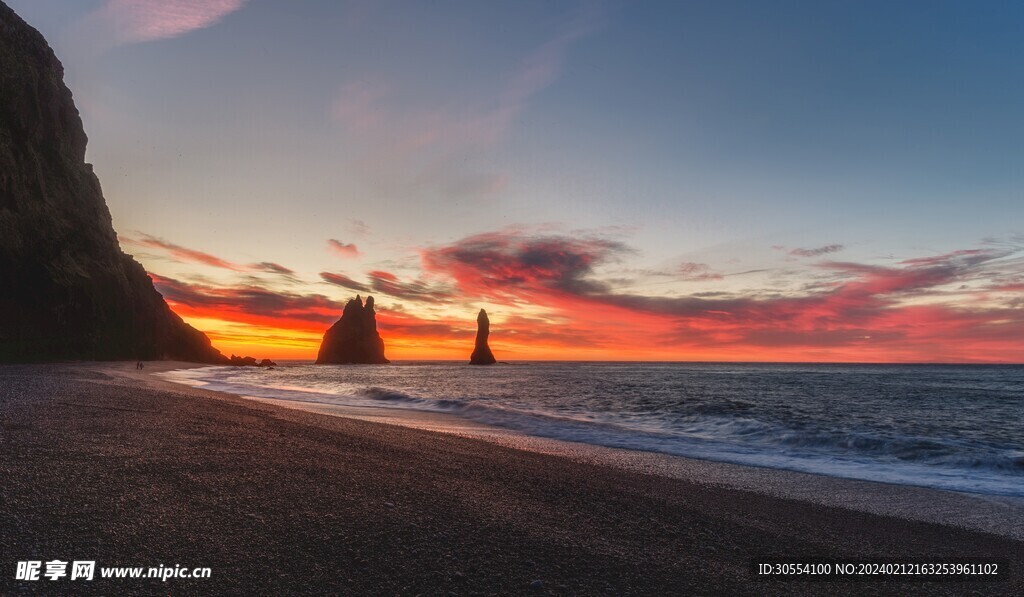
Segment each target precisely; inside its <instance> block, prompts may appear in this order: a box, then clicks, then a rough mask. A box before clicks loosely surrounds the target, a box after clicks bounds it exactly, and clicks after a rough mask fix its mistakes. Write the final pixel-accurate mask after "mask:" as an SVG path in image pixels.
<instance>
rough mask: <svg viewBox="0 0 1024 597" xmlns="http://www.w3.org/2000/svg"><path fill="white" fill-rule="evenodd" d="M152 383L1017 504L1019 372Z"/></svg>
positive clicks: (1021, 465)
mask: <svg viewBox="0 0 1024 597" xmlns="http://www.w3.org/2000/svg"><path fill="white" fill-rule="evenodd" d="M165 375H167V376H168V377H169V378H170V379H172V380H175V381H179V382H182V383H189V384H191V385H196V386H201V387H204V388H207V389H211V390H219V391H224V392H230V393H233V394H239V395H243V396H256V397H261V398H276V399H281V400H293V401H300V402H311V403H326V404H335V405H343V406H359V407H375V408H382V409H413V410H420V411H432V412H440V413H447V414H450V415H454V416H458V417H463V418H466V419H469V420H472V421H475V422H479V423H485V424H489V425H493V426H496V427H500V428H503V429H506V430H509V431H511V432H515V433H522V434H526V435H532V436H539V437H545V438H553V439H561V440H568V441H573V442H582V443H587V444H595V445H600V446H608V447H614V448H625V449H629V450H644V451H653V452H662V453H665V454H674V455H678V456H686V457H690V458H700V459H705V460H714V461H722V462H731V463H736V464H744V465H752V466H759V467H769V468H779V469H788V470H794V471H803V472H809V473H817V474H824V475H831V476H836V477H846V478H853V479H865V480H871V481H882V482H887V483H897V484H906V485H916V486H923V487H932V488H938V489H947V490H954V491H965V492H972V493H982V494H990V495H1006V496H1024V366H982V365H977V366H975V365H967V366H961V365H833V364H723V363H581V362H562V363H556V362H516V363H509V364H499V365H495V366H491V367H470V366H468V365H466V364H464V363H461V362H459V363H453V362H450V361H437V362H429V361H416V362H398V363H394V364H392V365H388V366H361V365H312V364H307V363H295V364H290V365H284V366H280V367H275V368H273V369H258V368H246V367H204V368H198V369H187V370H181V371H174V372H171V373H169V374H165Z"/></svg>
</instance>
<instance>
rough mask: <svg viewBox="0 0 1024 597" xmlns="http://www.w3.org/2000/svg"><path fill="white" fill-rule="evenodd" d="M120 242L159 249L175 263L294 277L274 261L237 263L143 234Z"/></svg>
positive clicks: (125, 238)
mask: <svg viewBox="0 0 1024 597" xmlns="http://www.w3.org/2000/svg"><path fill="white" fill-rule="evenodd" d="M118 240H119V241H120V242H122V243H124V244H127V245H133V246H136V247H146V248H150V249H157V250H158V251H162V252H163V253H164V254H166V255H168V256H169V257H170V258H171V259H173V260H175V261H181V262H185V263H198V264H200V265H207V266H210V267H216V268H220V269H226V270H230V271H233V272H255V273H267V274H276V275H280V276H285V277H289V278H291V277H294V276H295V271H294V270H292V269H290V268H287V267H285V266H283V265H281V264H280V263H274V262H272V261H261V262H259V263H249V264H242V263H235V262H233V261H229V260H227V259H223V258H221V257H217V256H216V255H212V254H210V253H207V252H205V251H199V250H196V249H190V248H188V247H183V246H181V245H179V244H176V243H172V242H170V241H167V240H164V239H162V238H159V237H156V236H151V235H149V234H142V235H140V236H139V237H138V238H132V237H129V236H118Z"/></svg>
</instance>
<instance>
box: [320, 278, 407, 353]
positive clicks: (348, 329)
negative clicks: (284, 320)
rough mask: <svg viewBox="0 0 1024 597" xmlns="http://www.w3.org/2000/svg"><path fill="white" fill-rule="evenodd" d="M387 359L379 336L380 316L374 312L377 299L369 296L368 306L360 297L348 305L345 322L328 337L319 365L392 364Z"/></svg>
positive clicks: (325, 335)
mask: <svg viewBox="0 0 1024 597" xmlns="http://www.w3.org/2000/svg"><path fill="white" fill-rule="evenodd" d="M390 362H391V361H389V360H387V358H385V357H384V340H382V339H381V337H380V334H379V333H377V313H376V311H374V310H373V297H372V296H368V297H366V305H365V306H364V305H363V300H362V299H361V298H360V297H359V296H358V295H356V298H354V299H352V300H350V301H349V302H348V304H346V305H345V310H344V311H343V312H342V314H341V319H339V320H338V321H336V322H335V323H334V325H332V326H331V327H330V329H328V330H327V332H326V333H325V334H324V340H323V342H321V343H320V352H319V353H318V354H317V355H316V363H317V365H323V364H347V363H361V364H367V365H382V364H384V363H390Z"/></svg>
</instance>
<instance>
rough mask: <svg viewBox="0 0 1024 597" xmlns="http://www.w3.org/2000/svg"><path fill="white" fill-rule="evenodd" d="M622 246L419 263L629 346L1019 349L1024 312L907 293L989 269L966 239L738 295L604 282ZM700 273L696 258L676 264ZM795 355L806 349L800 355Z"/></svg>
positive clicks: (479, 245)
mask: <svg viewBox="0 0 1024 597" xmlns="http://www.w3.org/2000/svg"><path fill="white" fill-rule="evenodd" d="M628 251H629V249H628V247H625V246H623V245H621V244H620V243H617V242H615V241H611V240H608V239H601V238H596V237H582V238H580V237H560V236H550V235H549V236H532V235H529V234H524V233H521V232H496V233H489V234H482V235H476V236H472V237H468V238H465V239H463V240H461V241H458V242H456V243H454V244H452V245H449V246H444V247H433V248H429V249H426V250H424V251H423V254H422V256H423V263H424V267H425V268H426V269H427V270H428V271H430V272H431V273H433V274H434V275H447V276H449V277H450V278H451V279H453V280H454V281H455V283H456V284H457V285H458V288H459V290H460V291H462V292H463V293H464V294H465V295H467V296H470V297H477V298H484V299H487V300H490V301H492V302H501V303H504V304H509V305H521V304H529V305H533V306H538V307H544V308H547V309H549V310H551V311H552V312H554V313H557V314H559V315H561V316H564V317H566V318H568V319H570V320H571V322H572V323H571V326H572V328H573V329H583V330H588V331H590V332H591V333H592V334H593V335H594V336H595V337H604V338H615V339H618V342H619V343H620V346H621V350H622V351H623V354H624V355H628V354H631V352H630V349H629V348H627V347H629V346H644V347H645V348H648V349H649V348H650V347H652V346H653V347H663V348H665V349H668V350H666V352H670V350H671V349H672V348H674V349H675V350H676V353H677V354H680V355H690V356H686V357H684V358H693V356H692V355H695V354H696V355H704V358H732V359H737V358H740V359H742V358H748V359H755V360H775V359H781V360H793V359H794V358H802V359H806V360H823V359H824V360H869V361H874V360H898V361H915V360H921V361H934V360H1001V361H1007V360H1010V361H1012V360H1017V361H1020V360H1024V342H1021V341H1019V340H1017V338H1020V337H1024V315H1022V313H1021V312H1020V311H1019V310H1015V309H1013V308H1012V307H1001V306H998V305H988V306H987V307H985V308H980V307H976V306H969V304H968V303H965V302H960V303H956V304H949V303H942V302H935V301H934V300H933V301H932V304H927V305H925V304H915V303H914V300H915V299H922V298H926V297H942V293H943V292H944V291H943V290H942V288H944V287H948V285H961V284H962V283H963V282H966V281H970V280H976V279H985V278H986V277H987V276H991V275H992V273H991V272H990V271H989V270H988V268H989V267H990V265H991V264H992V262H993V261H995V260H998V259H1000V258H1001V257H1004V256H1006V255H1007V253H1005V252H997V251H986V250H968V251H957V252H954V253H949V254H946V255H938V256H934V257H929V258H920V259H913V260H907V261H905V262H902V263H900V264H898V266H897V267H882V266H877V265H866V264H858V263H848V262H829V263H823V264H820V267H821V268H823V269H825V270H827V271H829V272H830V273H831V274H832V275H833V276H834V278H835V279H834V280H833V282H832V283H831V284H829V285H827V286H825V287H820V286H819V287H817V289H816V290H811V291H806V290H800V289H794V290H793V291H790V292H785V293H781V294H780V293H774V294H771V295H758V294H756V293H751V294H746V295H739V296H728V295H725V296H720V297H713V298H708V297H706V296H698V295H688V296H644V295H639V294H629V293H622V292H615V291H612V290H611V288H610V286H609V285H608V284H606V283H604V282H602V281H601V279H600V277H599V276H598V275H597V273H596V270H597V269H598V268H599V267H600V266H601V265H603V264H605V263H608V262H610V261H612V260H614V259H616V258H618V257H619V256H621V255H622V254H624V253H627V252H628ZM686 271H689V272H696V273H698V274H699V273H700V272H702V271H703V269H702V268H701V267H700V264H695V265H694V266H693V267H688V268H684V272H686ZM801 355H802V356H801Z"/></svg>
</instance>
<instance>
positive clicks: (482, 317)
mask: <svg viewBox="0 0 1024 597" xmlns="http://www.w3.org/2000/svg"><path fill="white" fill-rule="evenodd" d="M490 334H491V320H490V319H488V318H487V311H484V310H483V309H480V313H479V314H478V315H477V316H476V345H475V346H474V347H473V354H471V355H470V356H469V364H470V365H493V364H495V363H497V362H498V361H497V359H495V358H494V353H492V352H491V347H490V346H488V345H487V337H488V336H490Z"/></svg>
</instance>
